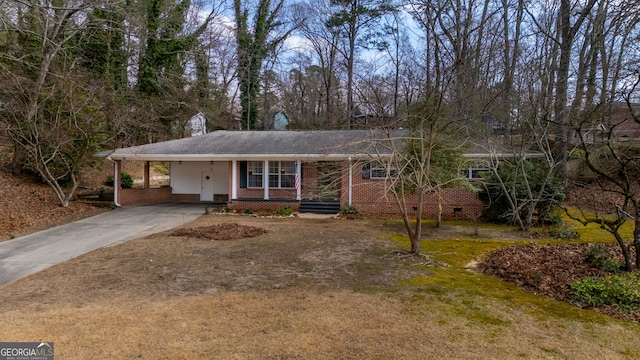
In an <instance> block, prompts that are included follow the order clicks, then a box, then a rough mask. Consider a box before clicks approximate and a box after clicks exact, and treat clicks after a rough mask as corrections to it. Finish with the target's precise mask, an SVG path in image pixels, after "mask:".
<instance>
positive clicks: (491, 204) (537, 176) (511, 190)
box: [478, 159, 565, 225]
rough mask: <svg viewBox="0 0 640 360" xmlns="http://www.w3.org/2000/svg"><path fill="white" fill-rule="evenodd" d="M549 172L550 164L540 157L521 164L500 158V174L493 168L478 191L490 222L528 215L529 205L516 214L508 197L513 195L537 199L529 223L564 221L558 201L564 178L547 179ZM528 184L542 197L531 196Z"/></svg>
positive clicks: (521, 199)
mask: <svg viewBox="0 0 640 360" xmlns="http://www.w3.org/2000/svg"><path fill="white" fill-rule="evenodd" d="M523 173H525V174H526V177H525V176H524V175H523ZM547 173H548V165H546V163H545V162H543V161H540V160H537V159H529V160H527V161H525V162H524V163H523V165H522V166H521V167H520V166H516V165H514V164H512V163H509V162H508V161H503V162H501V163H500V166H499V168H498V170H497V174H496V173H494V172H493V171H491V172H488V173H487V174H486V175H485V176H484V178H485V186H484V188H483V189H482V190H481V191H480V192H479V193H478V197H479V198H480V200H481V201H482V202H483V203H484V210H483V215H484V217H485V218H486V219H487V220H488V221H491V222H499V223H510V224H515V223H516V221H515V220H516V216H519V217H520V218H521V219H526V218H528V215H529V213H528V211H529V208H528V207H526V206H524V207H521V208H520V210H519V211H520V212H519V213H516V214H514V211H513V209H512V205H511V203H510V201H509V197H511V198H512V200H516V201H517V202H518V203H519V204H523V203H526V202H530V201H537V204H536V206H535V209H534V213H533V214H532V215H533V221H534V222H535V224H529V225H544V224H559V223H562V216H561V214H560V213H559V212H557V207H556V205H555V204H556V203H560V202H562V201H564V198H565V193H564V185H563V181H562V179H560V178H558V177H554V178H551V179H548V178H547ZM501 180H502V182H504V183H505V184H507V191H508V194H506V193H505V191H504V190H503V188H502V186H501V185H500V181H501ZM527 184H528V186H527ZM529 187H530V189H531V193H533V194H542V195H541V197H540V198H539V199H536V198H531V195H530V192H529ZM541 190H544V191H541Z"/></svg>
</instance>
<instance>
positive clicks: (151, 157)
mask: <svg viewBox="0 0 640 360" xmlns="http://www.w3.org/2000/svg"><path fill="white" fill-rule="evenodd" d="M367 156H368V155H354V154H223V155H220V154H190V155H176V154H112V155H110V156H108V157H107V159H109V160H111V161H114V160H133V161H135V160H140V161H231V160H298V159H303V160H348V159H349V157H356V158H358V157H367Z"/></svg>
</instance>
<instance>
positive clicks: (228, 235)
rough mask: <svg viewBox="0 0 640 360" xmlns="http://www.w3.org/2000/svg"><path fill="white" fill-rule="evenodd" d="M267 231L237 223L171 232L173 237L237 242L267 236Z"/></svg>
mask: <svg viewBox="0 0 640 360" xmlns="http://www.w3.org/2000/svg"><path fill="white" fill-rule="evenodd" d="M266 232H267V231H266V230H265V229H262V228H259V227H255V226H247V225H240V224H236V223H223V224H215V225H210V226H199V227H192V228H182V229H177V230H175V231H173V232H171V236H188V237H193V238H198V239H205V240H236V239H243V238H252V237H256V236H260V235H262V234H265V233H266Z"/></svg>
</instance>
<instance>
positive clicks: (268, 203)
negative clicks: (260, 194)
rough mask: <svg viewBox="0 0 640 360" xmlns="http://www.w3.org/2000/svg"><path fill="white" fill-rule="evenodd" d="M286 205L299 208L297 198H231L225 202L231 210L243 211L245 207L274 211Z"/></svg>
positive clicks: (253, 209)
mask: <svg viewBox="0 0 640 360" xmlns="http://www.w3.org/2000/svg"><path fill="white" fill-rule="evenodd" d="M285 206H288V207H290V208H291V209H292V210H293V211H298V210H299V209H300V202H299V201H297V200H283V199H281V200H259V199H248V200H246V199H239V200H231V201H229V202H228V203H227V207H228V208H229V209H231V210H235V211H238V212H243V211H244V210H246V209H251V211H253V212H260V211H266V212H270V213H275V212H276V211H278V209H279V208H281V207H285Z"/></svg>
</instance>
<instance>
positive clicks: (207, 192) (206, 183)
mask: <svg viewBox="0 0 640 360" xmlns="http://www.w3.org/2000/svg"><path fill="white" fill-rule="evenodd" d="M200 181H201V182H200V184H201V186H202V187H201V189H200V201H213V171H203V172H202V175H201V180H200Z"/></svg>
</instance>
